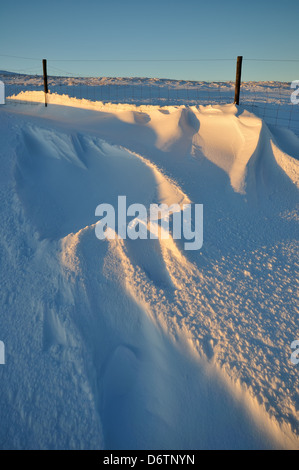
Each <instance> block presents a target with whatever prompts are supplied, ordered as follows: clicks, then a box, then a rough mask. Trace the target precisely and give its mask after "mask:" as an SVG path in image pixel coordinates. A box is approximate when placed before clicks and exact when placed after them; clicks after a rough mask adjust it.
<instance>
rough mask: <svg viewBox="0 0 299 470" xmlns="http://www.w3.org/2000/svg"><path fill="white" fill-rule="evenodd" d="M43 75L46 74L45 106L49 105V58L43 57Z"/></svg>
mask: <svg viewBox="0 0 299 470" xmlns="http://www.w3.org/2000/svg"><path fill="white" fill-rule="evenodd" d="M43 75H44V92H45V106H46V107H47V93H48V75H47V60H46V59H43Z"/></svg>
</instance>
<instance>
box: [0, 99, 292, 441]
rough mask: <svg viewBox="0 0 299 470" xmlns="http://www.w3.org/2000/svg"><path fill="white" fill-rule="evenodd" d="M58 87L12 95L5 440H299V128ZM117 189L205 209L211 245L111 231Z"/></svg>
mask: <svg viewBox="0 0 299 470" xmlns="http://www.w3.org/2000/svg"><path fill="white" fill-rule="evenodd" d="M22 98H25V99H30V100H33V101H35V102H36V103H38V102H39V101H40V102H42V101H43V93H42V92H38V91H35V92H29V91H27V94H26V95H24V94H23V95H21V96H20V95H19V96H18V97H17V99H18V100H20V99H22ZM48 99H49V106H48V107H47V108H45V107H44V106H43V105H42V104H37V105H36V106H31V105H27V104H26V103H18V101H17V100H15V101H13V100H11V101H8V104H7V105H6V106H3V107H1V108H0V142H1V149H0V162H1V163H0V164H1V174H0V198H1V205H0V211H1V220H2V223H1V228H0V231H1V235H0V262H1V284H0V285H1V287H0V305H1V310H0V334H1V337H0V340H2V341H3V342H4V343H5V347H6V365H5V366H0V382H1V394H0V409H1V412H0V415H1V427H0V447H1V448H53V449H54V448H55V449H56V448H68V449H70V448H106V449H166V448H167V449H204V448H205V449H210V448H234V449H240V448H242V449H244V448H257V449H262V448H297V449H298V448H299V440H298V434H299V426H298V423H299V416H298V385H299V383H298V382H299V380H298V366H296V365H294V364H292V362H291V361H290V356H291V352H292V350H291V348H290V346H291V343H292V341H294V340H295V339H299V337H298V336H299V331H298V310H297V307H298V298H297V290H296V288H297V282H298V281H297V275H298V157H299V139H298V137H296V136H295V135H294V134H293V133H292V132H291V131H290V130H286V129H282V128H275V127H272V128H271V129H269V127H268V126H267V124H266V123H265V122H264V121H263V120H261V119H260V118H258V117H257V116H256V115H254V114H251V113H249V112H248V111H247V110H244V109H243V108H242V107H240V108H237V107H236V106H234V105H224V106H218V105H213V106H212V105H208V106H191V107H186V106H166V107H163V108H160V107H159V106H147V105H143V106H139V107H138V106H136V105H133V104H127V105H126V104H118V105H117V104H106V105H105V104H103V103H98V102H91V101H87V100H83V99H82V100H79V99H76V98H70V97H66V96H62V95H57V94H53V93H51V94H50V95H49V97H48ZM119 195H126V196H127V198H128V201H129V203H133V202H138V203H142V204H144V205H146V206H147V207H148V206H149V204H151V203H152V202H161V201H163V202H165V201H167V203H175V202H181V200H182V198H183V199H184V198H185V199H186V200H190V201H192V202H193V203H200V204H203V205H204V244H203V248H202V249H201V250H200V251H194V252H187V251H184V249H183V243H182V242H180V241H174V240H172V239H170V240H149V239H148V240H136V241H133V240H129V239H127V240H121V239H116V240H110V241H108V240H105V241H100V240H98V239H97V238H96V236H95V224H96V222H97V218H96V217H95V208H96V206H97V205H98V204H100V203H102V202H105V203H110V204H113V205H116V203H117V197H118V196H119Z"/></svg>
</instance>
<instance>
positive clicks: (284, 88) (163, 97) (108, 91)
mask: <svg viewBox="0 0 299 470" xmlns="http://www.w3.org/2000/svg"><path fill="white" fill-rule="evenodd" d="M57 70H58V69H56V68H55V67H53V66H51V67H50V74H49V75H48V76H47V86H48V90H49V93H51V94H53V93H56V94H58V95H67V96H69V97H71V98H77V99H86V100H90V101H101V102H103V103H129V104H135V105H137V106H139V105H156V106H179V105H186V106H193V105H204V106H205V105H217V104H219V105H223V104H230V103H233V102H234V101H235V81H232V80H231V81H190V80H170V79H157V78H117V77H114V78H111V77H80V76H78V75H75V74H68V73H67V72H65V74H64V75H57ZM0 80H3V81H4V83H5V85H6V96H7V97H8V98H9V97H10V96H13V95H14V96H17V95H18V94H19V93H21V92H24V91H43V90H44V80H43V76H42V75H28V74H25V73H23V74H20V73H19V74H14V73H9V74H5V73H1V72H0ZM293 91H294V90H293V89H292V88H291V83H286V82H279V81H267V82H262V81H260V82H257V81H243V82H242V84H241V95H240V105H241V106H242V107H243V108H245V109H247V110H248V111H251V112H253V113H255V114H256V115H257V116H259V117H260V118H262V119H264V120H265V122H267V123H268V124H269V125H273V126H281V127H287V128H289V129H291V130H293V131H294V132H295V133H297V134H298V135H299V104H297V105H296V104H293V103H292V102H291V95H292V92H293ZM29 100H30V98H29ZM27 102H28V100H27Z"/></svg>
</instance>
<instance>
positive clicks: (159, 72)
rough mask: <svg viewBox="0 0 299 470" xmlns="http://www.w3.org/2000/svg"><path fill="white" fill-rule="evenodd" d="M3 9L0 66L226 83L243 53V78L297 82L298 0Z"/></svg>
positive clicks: (129, 0) (72, 2) (96, 1)
mask: <svg viewBox="0 0 299 470" xmlns="http://www.w3.org/2000/svg"><path fill="white" fill-rule="evenodd" d="M0 8H1V11H0V70H13V71H23V70H25V71H27V72H28V73H40V72H41V63H40V60H41V59H42V58H47V59H48V60H49V63H48V68H49V73H50V74H51V73H52V74H54V73H55V74H62V73H63V72H60V71H66V72H70V73H72V74H75V75H76V74H77V75H95V76H142V77H144V76H147V77H160V78H178V79H189V80H229V79H234V77H235V59H236V57H237V56H238V55H243V56H244V59H246V60H245V61H244V68H243V78H244V79H245V80H282V81H284V80H285V81H292V80H296V79H297V80H298V79H299V25H298V16H299V2H298V0H284V1H282V0H272V1H268V0H251V1H250V0H247V1H242V0H227V1H221V0H205V1H201V0H159V1H158V0H151V1H144V0H139V1H137V0H107V1H103V0H83V1H79V0H48V1H46V2H45V1H42V0H10V1H8V2H3V1H2V2H1V3H0ZM6 56H18V57H26V58H30V59H31V58H32V59H36V60H25V59H21V58H14V57H6ZM80 59H84V60H85V61H79V60H80ZM95 59H99V60H100V59H101V60H102V61H98V62H96V61H94V62H93V61H89V60H95ZM120 59H121V61H120ZM189 59H190V62H189V61H186V60H189ZM197 59H222V60H215V61H195V60H197ZM223 59H228V60H223ZM248 59H284V60H285V62H264V61H253V60H248ZM288 59H297V60H298V61H297V62H288V61H287V60H288ZM72 60H74V62H73V61H72ZM151 60H152V61H151ZM182 60H185V61H182Z"/></svg>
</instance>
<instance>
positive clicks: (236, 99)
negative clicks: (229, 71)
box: [234, 56, 243, 106]
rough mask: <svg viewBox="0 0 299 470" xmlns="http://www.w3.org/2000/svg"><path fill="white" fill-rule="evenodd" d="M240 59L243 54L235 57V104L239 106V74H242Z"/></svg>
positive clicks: (241, 59)
mask: <svg viewBox="0 0 299 470" xmlns="http://www.w3.org/2000/svg"><path fill="white" fill-rule="evenodd" d="M242 61H243V56H238V58H237V73H236V85H235V101H234V102H235V104H237V105H238V106H239V103H240V88H241V74H242Z"/></svg>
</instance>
